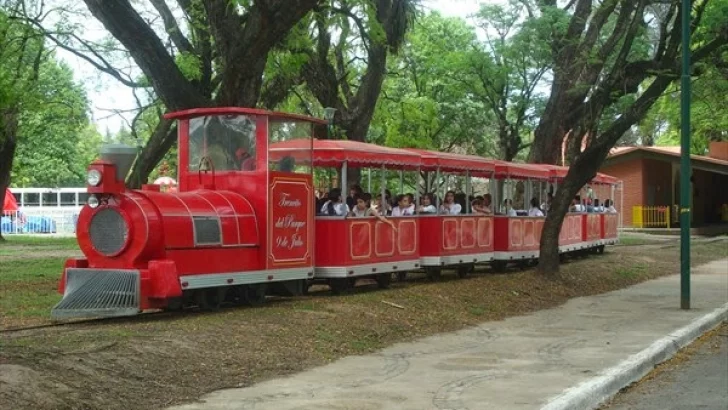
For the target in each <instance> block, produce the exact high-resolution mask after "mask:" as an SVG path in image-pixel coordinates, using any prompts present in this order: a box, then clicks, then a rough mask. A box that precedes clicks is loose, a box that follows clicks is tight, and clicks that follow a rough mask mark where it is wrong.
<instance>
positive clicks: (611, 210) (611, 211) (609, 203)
mask: <svg viewBox="0 0 728 410" xmlns="http://www.w3.org/2000/svg"><path fill="white" fill-rule="evenodd" d="M604 208H606V211H605V212H606V213H608V214H616V213H617V209H616V208H615V207H614V206H612V200H611V199H607V200H606V201H604Z"/></svg>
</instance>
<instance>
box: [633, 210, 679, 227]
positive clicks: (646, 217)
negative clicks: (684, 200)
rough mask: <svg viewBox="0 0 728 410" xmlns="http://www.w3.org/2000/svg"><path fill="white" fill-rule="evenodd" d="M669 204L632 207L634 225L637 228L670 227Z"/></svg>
mask: <svg viewBox="0 0 728 410" xmlns="http://www.w3.org/2000/svg"><path fill="white" fill-rule="evenodd" d="M670 222H671V221H670V207H669V206H642V205H637V206H633V207H632V226H633V227H635V228H669V227H670Z"/></svg>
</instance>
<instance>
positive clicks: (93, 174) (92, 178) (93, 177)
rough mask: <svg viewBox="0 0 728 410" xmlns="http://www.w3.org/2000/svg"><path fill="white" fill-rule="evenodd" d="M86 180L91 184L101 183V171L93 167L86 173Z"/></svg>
mask: <svg viewBox="0 0 728 410" xmlns="http://www.w3.org/2000/svg"><path fill="white" fill-rule="evenodd" d="M86 182H88V184H89V185H91V186H97V185H98V184H100V183H101V171H99V170H98V169H92V170H90V171H89V172H88V174H86Z"/></svg>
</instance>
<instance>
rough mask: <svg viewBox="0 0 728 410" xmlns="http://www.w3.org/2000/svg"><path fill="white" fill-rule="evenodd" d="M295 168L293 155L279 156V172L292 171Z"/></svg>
mask: <svg viewBox="0 0 728 410" xmlns="http://www.w3.org/2000/svg"><path fill="white" fill-rule="evenodd" d="M295 168H296V160H295V159H293V157H292V156H290V155H287V156H285V157H283V158H281V160H280V162H279V163H278V170H279V171H281V172H293V170H294V169H295Z"/></svg>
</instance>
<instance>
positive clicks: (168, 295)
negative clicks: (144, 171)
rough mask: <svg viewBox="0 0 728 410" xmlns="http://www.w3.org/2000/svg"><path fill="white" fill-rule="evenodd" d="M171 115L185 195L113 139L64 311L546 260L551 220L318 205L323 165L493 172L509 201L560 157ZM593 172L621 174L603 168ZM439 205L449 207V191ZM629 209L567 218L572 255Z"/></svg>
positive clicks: (553, 177)
mask: <svg viewBox="0 0 728 410" xmlns="http://www.w3.org/2000/svg"><path fill="white" fill-rule="evenodd" d="M168 118H174V119H176V120H177V121H178V131H179V141H178V142H179V145H178V155H179V158H178V164H179V172H178V181H179V189H178V192H175V193H162V192H159V187H158V186H156V185H145V186H143V187H142V189H141V190H131V189H127V188H126V187H125V185H124V177H125V175H126V174H127V172H128V170H129V169H130V167H131V165H132V163H133V161H134V159H135V157H136V149H133V148H130V147H126V146H118V145H117V146H107V147H105V148H104V149H102V153H101V154H102V155H101V158H100V159H99V160H97V161H95V162H94V163H92V164H91V165H90V166H89V168H88V174H87V182H88V192H89V194H90V196H89V200H88V204H87V205H86V206H85V207H84V208H83V210H82V211H81V214H80V216H79V220H78V229H77V238H78V243H79V246H80V248H81V250H82V252H83V254H84V256H85V257H84V258H79V259H69V260H68V261H67V262H66V264H65V267H64V270H63V275H62V278H61V281H60V284H59V291H60V292H61V293H62V294H63V299H62V300H61V301H60V302H59V303H58V305H56V306H55V308H54V309H53V311H52V316H53V317H54V318H72V317H98V316H102V317H103V316H106V317H108V316H125V315H134V314H138V313H140V312H142V311H144V310H148V309H169V310H172V309H179V308H181V307H183V306H185V305H188V304H192V305H197V306H200V307H203V308H207V307H215V306H218V305H219V304H220V303H221V302H223V301H231V302H237V303H247V304H251V305H256V304H259V303H261V302H263V300H264V299H265V296H266V295H269V294H278V295H300V294H303V293H305V292H306V291H307V289H308V287H309V285H310V284H311V283H312V282H313V281H314V280H316V281H323V282H326V283H328V284H329V285H330V286H331V287H332V289H333V290H335V291H337V292H341V291H344V290H346V289H347V288H349V287H351V286H352V285H353V284H354V282H355V281H356V280H357V278H360V277H373V278H375V279H376V280H377V282H378V283H379V285H380V286H381V287H387V286H388V284H389V281H390V278H391V275H392V273H394V272H398V273H400V277H403V276H404V274H405V272H407V271H411V270H414V269H420V268H423V269H425V270H426V271H427V272H428V274H430V276H439V274H440V269H441V268H442V267H445V266H454V267H457V268H458V271H459V273H460V274H461V275H464V274H465V273H467V271H469V270H470V269H471V267H472V266H473V265H474V264H476V263H492V264H493V265H494V266H495V267H496V268H502V267H503V266H504V265H505V264H506V263H509V262H514V261H527V260H533V259H535V258H537V257H538V242H539V237H540V230H541V227H542V225H543V218H540V217H533V216H523V215H516V214H514V215H510V214H505V215H497V214H495V215H494V214H477V213H476V212H472V209H471V205H470V202H468V203H467V204H466V205H465V207H464V208H463V212H462V213H459V214H455V213H448V214H439V213H433V214H424V213H420V212H413V213H407V212H405V213H404V214H403V215H401V216H386V217H385V216H384V215H380V216H378V217H377V216H369V217H351V218H350V217H346V218H344V217H337V216H321V215H319V216H317V215H316V214H317V211H319V209H317V208H318V207H317V206H316V205H315V204H316V202H315V201H316V198H315V197H314V188H313V169H314V168H315V167H334V168H337V169H338V171H339V173H340V175H341V178H340V180H343V181H346V176H347V170H348V169H349V168H353V167H359V168H369V169H370V170H371V169H376V170H378V171H379V172H380V174H381V178H382V179H381V181H379V188H380V190H381V196H382V198H385V190H386V186H387V180H386V179H385V175H386V172H387V170H395V171H399V172H405V171H415V172H416V173H417V175H419V174H420V171H422V172H429V173H435V174H436V178H435V179H436V180H437V178H441V177H444V176H446V175H447V176H448V177H447V178H446V180H447V181H449V177H450V176H451V175H455V177H457V178H461V180H464V181H465V184H466V191H468V192H472V189H471V186H470V181H471V178H473V177H480V178H488V179H489V180H490V181H491V183H492V184H491V189H492V191H493V192H494V196H496V197H497V198H500V195H501V194H502V196H503V197H504V198H506V199H507V198H510V195H509V193H508V192H507V188H504V187H503V186H505V185H503V186H501V184H499V183H498V181H504V180H508V181H510V180H524V181H527V182H528V183H527V184H526V192H525V197H531V196H532V195H535V193H536V192H538V196H542V193H543V191H542V189H540V188H541V187H542V186H543V185H544V184H553V185H556V184H557V183H558V181H559V180H560V179H561V178H563V176H564V175H565V174H564V173H565V169H564V168H561V167H549V166H535V165H525V164H512V163H505V162H500V161H492V160H487V159H483V158H479V157H473V156H466V155H456V154H445V153H437V152H427V151H420V150H406V149H395V148H387V147H381V146H377V145H372V144H364V143H358V142H353V141H327V140H318V139H315V138H314V135H315V134H316V132H317V130H318V129H319V128H320V127H319V126H321V125H325V122H324V121H322V120H318V119H315V118H310V117H304V116H299V115H292V114H282V113H273V112H267V111H262V110H256V109H246V108H205V109H195V110H187V111H182V112H177V113H172V114H169V115H168ZM371 175H372V174H371V171H370V173H369V176H370V185H371ZM400 181H401V182H402V181H403V179H402V177H401V175H400ZM594 183H601V184H606V185H608V186H609V185H614V184H616V183H617V181H615V180H613V179H612V178H610V177H607V176H604V175H599V176H598V178H597V179H596V180H595V181H594ZM536 185H538V187H539V188H535V186H536ZM447 186H448V184H447V183H446V184H444V187H445V188H447ZM508 186H510V185H508ZM428 188H429V186H428ZM370 190H371V186H370ZM415 191H416V193H415V196H416V197H417V198H416V200H415V203H417V204H419V202H420V201H419V194H418V193H417V191H419V189H416V190H415ZM445 197H447V198H448V199H447V200H446V201H450V200H451V198H449V196H448V195H445ZM534 198H535V196H534ZM534 200H535V199H534ZM405 202H406V201H405ZM435 202H436V203H435V204H433V206H434V207H436V208H438V207H444V208H443V209H449V208H448V207H447V206H446V204H441V203H440V201H439V198H437V199H436V200H435ZM498 202H499V201H498V200H496V201H494V202H493V204H492V205H491V206H495V205H496V204H498ZM449 203H452V202H449ZM366 215H369V214H368V213H367V214H366ZM617 218H618V214H616V213H575V214H570V215H568V216H567V219H566V221H565V223H564V228H563V229H562V237H561V238H560V242H562V241H563V242H562V243H563V244H562V245H561V246H562V250H563V252H571V251H581V250H584V249H603V246H604V245H605V244H608V243H614V242H616V240H617V239H616V238H617ZM572 220H573V221H572ZM560 244H561V243H560Z"/></svg>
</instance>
